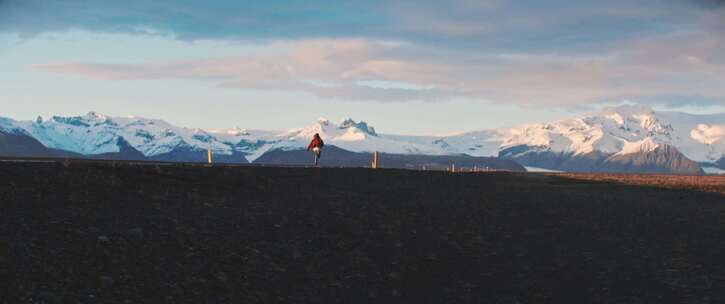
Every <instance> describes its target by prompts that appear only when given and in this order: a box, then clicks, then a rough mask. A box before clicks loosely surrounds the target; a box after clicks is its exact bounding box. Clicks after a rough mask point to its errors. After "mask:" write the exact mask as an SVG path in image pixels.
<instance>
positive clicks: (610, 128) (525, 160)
mask: <svg viewBox="0 0 725 304" xmlns="http://www.w3.org/2000/svg"><path fill="white" fill-rule="evenodd" d="M315 133H319V134H320V135H321V137H322V138H323V139H324V140H325V142H326V144H327V145H328V146H334V147H335V148H334V149H335V150H326V151H329V152H331V153H326V154H325V155H324V156H323V160H327V164H329V165H333V164H334V165H343V166H344V165H364V164H369V159H370V158H369V156H370V153H372V152H374V151H378V152H381V153H383V156H382V159H381V160H382V162H383V163H384V162H385V160H388V166H390V167H420V166H426V165H429V166H433V167H435V166H447V165H448V164H453V163H459V166H469V165H470V166H479V167H489V168H494V169H507V170H522V168H521V166H518V164H520V165H523V166H526V167H529V168H532V169H546V170H557V171H571V172H657V173H681V174H702V173H721V172H723V170H725V113H723V114H709V115H696V114H687V113H680V112H664V111H653V110H652V109H650V108H647V107H642V106H621V107H615V108H607V109H604V110H601V111H598V112H594V113H590V114H586V115H582V116H579V117H575V118H571V119H564V120H559V121H555V122H550V123H538V124H527V125H522V126H517V127H512V128H500V129H493V130H479V131H472V132H464V133H459V134H454V135H447V136H410V135H394V134H385V133H379V132H378V130H376V129H375V128H374V127H372V126H370V125H368V124H367V123H366V122H364V121H356V120H353V119H345V120H343V121H341V122H339V123H334V122H332V121H330V120H327V119H322V118H321V119H319V120H317V121H316V122H314V123H312V124H310V125H309V126H307V127H303V128H299V129H293V130H287V131H272V130H247V129H240V128H233V129H219V130H204V129H198V128H184V127H178V126H174V125H171V124H169V123H167V122H165V121H163V120H159V119H147V118H139V117H109V116H106V115H102V114H99V113H96V112H89V113H88V114H86V115H82V116H71V117H64V116H53V117H51V118H49V119H43V118H42V117H38V119H36V120H35V121H18V120H14V119H11V118H2V117H0V155H5V156H62V157H84V158H101V159H132V160H163V161H193V162H204V161H206V151H207V149H211V150H212V151H213V155H214V160H215V161H216V162H231V163H260V164H263V163H275V164H279V163H300V164H302V163H307V162H308V161H309V157H310V155H309V154H307V153H300V151H301V150H304V148H305V147H306V146H307V144H308V142H309V140H310V138H311V137H312V135H313V134H315ZM338 149H339V150H338ZM332 151H334V152H332ZM393 160H395V161H393ZM517 163H518V164H517Z"/></svg>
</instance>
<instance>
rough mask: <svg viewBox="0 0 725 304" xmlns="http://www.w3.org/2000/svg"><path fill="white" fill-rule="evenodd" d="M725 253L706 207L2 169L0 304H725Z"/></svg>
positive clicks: (249, 175) (523, 186) (181, 171)
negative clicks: (283, 303) (0, 303)
mask: <svg viewBox="0 0 725 304" xmlns="http://www.w3.org/2000/svg"><path fill="white" fill-rule="evenodd" d="M724 249H725V196H723V195H722V194H718V193H706V192H698V191H692V190H677V189H659V188H655V187H644V186H631V185H623V184H614V183H604V182H597V181H584V180H572V179H566V178H564V177H560V176H551V175H537V174H514V173H481V174H451V173H445V172H415V171H402V170H377V171H373V170H370V169H313V168H261V167H257V168H254V167H211V168H207V167H203V166H195V167H193V166H181V165H178V166H152V165H147V166H140V165H119V164H116V165H112V164H103V163H72V164H70V166H67V167H66V166H63V165H61V164H56V163H47V164H42V163H0V281H1V282H2V284H0V295H1V296H0V302H2V303H281V302H286V303H371V302H373V303H723V302H725V254H724V253H725V251H724Z"/></svg>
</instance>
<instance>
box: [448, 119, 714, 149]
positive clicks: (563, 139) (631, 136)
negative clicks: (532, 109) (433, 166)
mask: <svg viewBox="0 0 725 304" xmlns="http://www.w3.org/2000/svg"><path fill="white" fill-rule="evenodd" d="M472 134H475V135H472ZM444 140H445V141H446V142H448V143H449V144H453V146H455V147H456V149H458V151H470V152H467V153H469V154H472V155H482V156H483V155H495V154H496V153H497V152H498V151H501V150H505V149H507V148H512V147H517V146H530V147H536V148H537V151H542V150H545V151H551V152H557V153H568V154H571V155H585V154H588V153H592V152H600V153H602V154H606V155H626V154H632V153H641V152H644V153H646V152H651V151H654V150H655V149H656V148H658V147H661V146H663V145H670V146H673V147H676V148H677V149H678V150H679V151H680V152H682V153H683V154H684V155H685V156H687V157H688V158H690V159H692V160H695V161H701V162H714V161H717V160H718V159H720V158H721V157H723V156H725V114H716V115H692V114H684V113H676V112H655V111H653V110H651V109H649V108H646V107H638V106H623V107H617V108H608V109H604V110H602V111H600V112H596V113H591V114H588V115H584V116H582V117H578V118H572V119H565V120H561V121H556V122H552V123H545V124H530V125H524V126H520V127H516V128H510V129H500V130H495V131H480V132H471V133H464V134H463V135H458V136H455V137H451V138H445V139H444Z"/></svg>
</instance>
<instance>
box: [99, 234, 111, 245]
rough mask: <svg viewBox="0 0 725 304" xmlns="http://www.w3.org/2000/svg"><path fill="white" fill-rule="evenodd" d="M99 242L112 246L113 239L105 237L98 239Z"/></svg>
mask: <svg viewBox="0 0 725 304" xmlns="http://www.w3.org/2000/svg"><path fill="white" fill-rule="evenodd" d="M98 241H99V242H101V243H104V244H110V243H111V239H109V238H108V237H107V236H105V235H102V236H99V237H98Z"/></svg>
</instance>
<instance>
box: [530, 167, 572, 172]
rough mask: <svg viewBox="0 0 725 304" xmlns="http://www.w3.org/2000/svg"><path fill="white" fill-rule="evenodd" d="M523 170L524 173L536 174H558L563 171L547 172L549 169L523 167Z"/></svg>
mask: <svg viewBox="0 0 725 304" xmlns="http://www.w3.org/2000/svg"><path fill="white" fill-rule="evenodd" d="M524 168H525V169H526V172H537V173H560V172H564V171H558V170H549V169H544V168H537V167H528V166H524Z"/></svg>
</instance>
